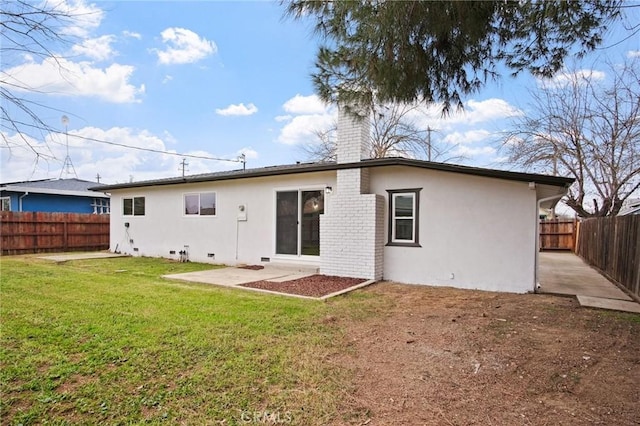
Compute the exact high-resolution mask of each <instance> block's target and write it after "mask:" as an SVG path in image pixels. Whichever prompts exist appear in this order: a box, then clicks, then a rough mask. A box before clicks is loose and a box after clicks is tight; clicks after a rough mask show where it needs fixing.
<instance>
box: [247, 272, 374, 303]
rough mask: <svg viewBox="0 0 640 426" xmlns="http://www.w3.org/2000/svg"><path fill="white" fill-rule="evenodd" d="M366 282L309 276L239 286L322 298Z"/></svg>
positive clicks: (360, 279)
mask: <svg viewBox="0 0 640 426" xmlns="http://www.w3.org/2000/svg"><path fill="white" fill-rule="evenodd" d="M365 281H367V280H365V279H362V278H344V277H334V276H331V275H320V274H317V275H310V276H308V277H304V278H298V279H295V280H291V281H284V282H273V281H254V282H251V283H246V284H241V286H242V287H250V288H259V289H262V290H269V291H277V292H279V293H287V294H297V295H299V296H310V297H322V296H326V295H327V294H331V293H335V292H336V291H340V290H345V289H347V288H349V287H353V286H354V285H358V284H361V283H363V282H365Z"/></svg>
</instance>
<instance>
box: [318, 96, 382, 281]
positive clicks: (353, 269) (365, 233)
mask: <svg viewBox="0 0 640 426" xmlns="http://www.w3.org/2000/svg"><path fill="white" fill-rule="evenodd" d="M370 126H371V124H370V120H369V116H368V114H363V117H356V116H354V115H352V114H350V113H349V112H347V111H346V108H344V107H340V110H339V115H338V142H337V152H336V154H337V162H338V164H348V163H359V162H360V161H361V160H364V159H367V158H369V135H370V131H371V128H370ZM326 202H327V203H328V208H327V209H326V210H325V214H323V215H322V216H321V217H320V272H321V273H323V274H326V275H337V276H343V277H357V278H367V279H375V280H379V279H381V278H382V266H383V250H384V197H382V196H381V195H376V194H369V169H368V168H362V167H353V168H349V169H340V170H337V182H336V188H335V189H334V191H333V194H331V195H330V196H328V197H327V200H326Z"/></svg>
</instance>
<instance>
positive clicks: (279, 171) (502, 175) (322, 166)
mask: <svg viewBox="0 0 640 426" xmlns="http://www.w3.org/2000/svg"><path fill="white" fill-rule="evenodd" d="M383 166H408V167H418V168H422V169H430V170H440V171H444V172H452V173H462V174H467V175H474V176H483V177H491V178H498V179H507V180H513V181H520V182H535V183H537V184H541V185H550V186H557V187H563V188H565V187H568V186H569V185H571V184H572V183H573V182H574V180H575V179H573V178H566V177H558V176H548V175H540V174H531V173H520V172H510V171H505V170H494V169H484V168H479V167H469V166H461V165H457V164H446V163H434V162H430V161H422V160H412V159H408V158H398V157H392V158H375V159H369V160H362V161H359V162H356V163H340V164H338V163H334V162H320V163H297V164H287V165H281V166H270V167H261V168H255V169H248V170H231V171H223V172H214V173H204V174H198V175H192V176H184V177H173V178H165V179H155V180H147V181H140V182H128V183H119V184H114V185H104V186H99V187H92V188H89V189H91V190H96V191H105V192H107V191H110V190H114V189H126V188H142V187H148V186H162V185H176V184H182V183H196V182H212V181H221V180H231V179H246V178H255V177H265V176H281V175H288V174H296V173H311V172H321V171H331V170H340V169H353V168H369V167H383Z"/></svg>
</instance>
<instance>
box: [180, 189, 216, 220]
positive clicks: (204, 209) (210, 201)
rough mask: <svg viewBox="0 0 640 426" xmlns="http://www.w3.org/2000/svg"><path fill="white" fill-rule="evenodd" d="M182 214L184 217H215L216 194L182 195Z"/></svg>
mask: <svg viewBox="0 0 640 426" xmlns="http://www.w3.org/2000/svg"><path fill="white" fill-rule="evenodd" d="M184 214H185V215H186V216H215V215H216V193H215V192H199V193H193V194H184Z"/></svg>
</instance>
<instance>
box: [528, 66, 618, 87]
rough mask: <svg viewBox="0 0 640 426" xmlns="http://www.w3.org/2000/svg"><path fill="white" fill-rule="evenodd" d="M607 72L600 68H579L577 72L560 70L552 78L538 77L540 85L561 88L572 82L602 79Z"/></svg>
mask: <svg viewBox="0 0 640 426" xmlns="http://www.w3.org/2000/svg"><path fill="white" fill-rule="evenodd" d="M605 77H606V74H605V73H604V72H602V71H598V70H587V69H583V70H578V71H575V72H568V71H560V72H558V73H557V74H556V75H554V76H553V77H551V78H541V79H538V80H537V81H538V86H539V87H542V88H547V89H553V88H560V87H563V86H566V85H568V84H571V83H576V82H577V83H582V82H586V81H588V80H589V81H598V80H599V81H602V80H604V79H605Z"/></svg>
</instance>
